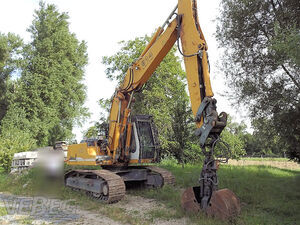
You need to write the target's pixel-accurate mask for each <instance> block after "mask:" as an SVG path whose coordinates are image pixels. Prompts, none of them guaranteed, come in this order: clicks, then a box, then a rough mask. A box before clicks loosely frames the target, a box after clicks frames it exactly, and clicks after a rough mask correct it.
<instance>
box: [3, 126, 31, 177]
mask: <svg viewBox="0 0 300 225" xmlns="http://www.w3.org/2000/svg"><path fill="white" fill-rule="evenodd" d="M33 147H35V141H34V140H33V138H32V137H31V136H30V134H29V133H27V132H24V131H21V130H18V129H14V128H11V129H9V130H4V131H3V132H2V134H1V135H0V167H2V168H4V170H5V171H6V172H9V171H10V167H11V162H12V158H13V156H14V153H17V152H24V151H28V150H30V149H32V148H33Z"/></svg>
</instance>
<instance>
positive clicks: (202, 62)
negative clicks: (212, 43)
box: [107, 0, 227, 211]
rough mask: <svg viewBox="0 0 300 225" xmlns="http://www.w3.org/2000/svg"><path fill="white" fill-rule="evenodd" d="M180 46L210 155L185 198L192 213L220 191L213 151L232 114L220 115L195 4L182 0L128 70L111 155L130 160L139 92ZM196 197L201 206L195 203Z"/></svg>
mask: <svg viewBox="0 0 300 225" xmlns="http://www.w3.org/2000/svg"><path fill="white" fill-rule="evenodd" d="M176 42H177V45H178V50H179V52H180V53H181V54H182V56H183V58H184V64H185V71H186V77H187V81H188V89H189V96H190V100H191V107H192V112H193V114H194V116H195V123H196V127H197V128H196V131H195V134H196V135H197V136H199V138H200V146H201V148H202V151H203V153H204V155H205V160H204V165H203V168H202V172H201V175H200V179H199V182H200V187H199V188H194V189H189V190H187V191H186V192H185V194H184V195H183V198H182V205H183V207H184V208H185V209H187V210H192V211H193V210H194V209H195V208H196V209H197V207H200V208H199V209H202V210H206V209H208V208H209V207H210V200H211V198H212V195H213V192H214V191H216V189H217V183H218V180H217V174H216V171H217V167H218V161H217V160H215V158H214V147H215V146H216V144H217V143H218V142H220V137H219V136H220V134H221V132H222V130H223V129H224V127H225V126H226V121H227V114H226V113H224V112H222V113H221V114H220V115H218V113H217V111H216V100H215V99H214V98H213V96H214V94H213V91H212V87H211V82H210V74H209V62H208V54H207V49H208V46H207V43H206V41H205V38H204V35H203V32H202V30H201V27H200V24H199V21H198V15H197V4H196V0H178V5H177V6H176V7H175V9H174V10H173V11H172V13H171V14H170V16H169V17H168V18H167V20H166V22H165V23H164V25H163V26H162V27H159V28H158V29H157V31H156V33H155V34H154V35H153V37H152V39H151V40H150V42H149V44H148V45H147V46H146V48H145V50H144V51H143V52H142V54H141V55H140V57H139V58H138V59H137V60H136V61H135V62H134V63H132V65H131V66H130V67H129V68H128V71H127V73H126V75H125V77H124V80H123V82H122V83H121V85H120V86H119V87H118V88H117V89H116V91H115V94H114V97H113V101H112V106H111V110H110V116H109V125H110V126H109V143H108V145H107V152H108V155H109V156H110V157H111V158H112V161H113V163H118V162H119V161H120V160H122V161H123V162H126V161H129V147H130V141H131V138H130V137H131V132H132V123H131V121H130V114H131V104H132V102H133V98H134V97H133V96H134V93H135V92H136V91H138V90H140V89H141V88H142V86H143V85H144V84H145V83H146V82H147V81H148V80H149V79H150V77H151V75H152V74H153V72H154V71H155V69H156V68H157V67H158V66H159V64H160V63H161V61H162V60H163V59H164V57H165V56H166V55H167V53H168V52H169V51H170V49H171V48H172V47H173V46H174V44H175V43H176ZM180 43H181V45H180ZM225 146H226V144H225ZM191 196H192V197H191ZM195 199H196V200H197V202H198V203H197V204H196V205H193V202H196V200H195ZM194 200H195V201H194ZM191 202H192V203H191ZM194 204H195V203H194Z"/></svg>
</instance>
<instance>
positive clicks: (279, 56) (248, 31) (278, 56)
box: [216, 0, 300, 160]
mask: <svg viewBox="0 0 300 225" xmlns="http://www.w3.org/2000/svg"><path fill="white" fill-rule="evenodd" d="M299 25H300V17H299V1H297V0H290V1H283V0H224V1H222V3H221V12H220V16H219V18H218V27H217V32H216V37H217V40H218V41H219V43H220V46H221V47H226V53H225V54H224V56H223V58H222V62H223V63H222V66H223V68H222V70H223V71H224V73H225V75H226V78H227V83H228V85H229V87H231V88H232V90H233V92H232V93H231V94H232V97H234V98H235V99H236V100H237V103H243V104H245V105H246V106H247V107H248V108H249V110H250V112H251V116H252V118H254V119H267V120H269V121H270V122H269V123H268V125H269V126H270V129H275V130H276V133H277V134H278V136H279V138H280V139H281V142H283V143H285V145H286V146H287V149H288V153H289V156H290V158H293V159H298V160H300V146H299V142H300V125H299V124H300V83H299V81H300V73H299V67H300V54H299V46H300V33H299ZM271 127H272V128H271Z"/></svg>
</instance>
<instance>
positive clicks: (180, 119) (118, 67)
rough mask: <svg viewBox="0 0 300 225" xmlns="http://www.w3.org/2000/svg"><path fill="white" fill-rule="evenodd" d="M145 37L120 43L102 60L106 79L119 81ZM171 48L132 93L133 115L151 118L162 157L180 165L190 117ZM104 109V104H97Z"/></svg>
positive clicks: (142, 45)
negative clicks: (139, 89)
mask: <svg viewBox="0 0 300 225" xmlns="http://www.w3.org/2000/svg"><path fill="white" fill-rule="evenodd" d="M147 41H149V37H147V36H146V37H142V38H136V39H134V40H131V41H128V42H124V41H122V42H120V43H121V44H122V47H121V49H120V51H118V52H117V53H116V54H114V55H112V56H109V57H104V58H103V64H104V65H106V76H107V77H108V78H110V79H113V80H117V81H118V82H119V83H120V82H121V81H122V79H123V77H124V74H125V73H126V71H127V69H128V67H129V66H130V64H131V63H132V62H133V61H134V60H135V59H137V58H138V57H139V55H140V54H141V52H142V51H143V49H144V48H145V46H146V43H147ZM175 52H176V49H175V48H173V49H172V50H171V51H170V52H169V53H168V54H167V56H166V57H165V58H164V60H163V61H162V62H161V64H160V66H159V67H158V68H157V69H156V71H155V72H154V74H153V75H152V77H151V78H150V79H149V81H148V82H147V84H146V85H145V87H144V88H143V91H142V92H139V93H136V94H135V98H136V101H135V103H134V105H133V113H134V114H150V115H153V117H154V121H155V123H156V126H157V128H158V131H159V139H160V142H161V146H162V150H163V155H164V156H166V155H169V156H171V155H172V156H174V157H176V159H177V160H178V161H179V162H182V157H183V153H182V152H183V151H184V149H185V148H187V146H186V143H187V139H188V137H189V135H186V134H187V133H188V131H187V126H186V124H187V123H188V119H189V118H190V117H191V110H190V108H189V103H188V102H189V98H188V95H187V93H186V91H185V87H186V84H185V73H184V71H183V70H182V68H181V65H180V64H181V61H180V60H179V58H178V57H177V56H176V55H175ZM101 103H102V105H104V106H107V101H105V100H103V99H102V100H101Z"/></svg>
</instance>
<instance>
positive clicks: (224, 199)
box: [181, 186, 241, 220]
mask: <svg viewBox="0 0 300 225" xmlns="http://www.w3.org/2000/svg"><path fill="white" fill-rule="evenodd" d="M199 193H200V187H199V186H196V187H190V188H187V189H186V190H185V191H184V192H183V194H182V196H181V206H182V208H183V209H184V210H185V211H188V212H191V213H200V212H204V213H205V214H207V215H208V216H211V217H216V218H219V219H221V220H228V219H230V218H233V217H235V216H237V215H238V214H239V213H240V210H241V207H240V201H239V199H238V197H237V196H236V195H235V194H234V193H233V192H232V191H230V190H229V189H221V190H218V191H214V192H213V193H212V196H211V199H210V202H209V205H208V207H207V208H206V209H202V208H201V204H200V202H201V199H200V195H199Z"/></svg>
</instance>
